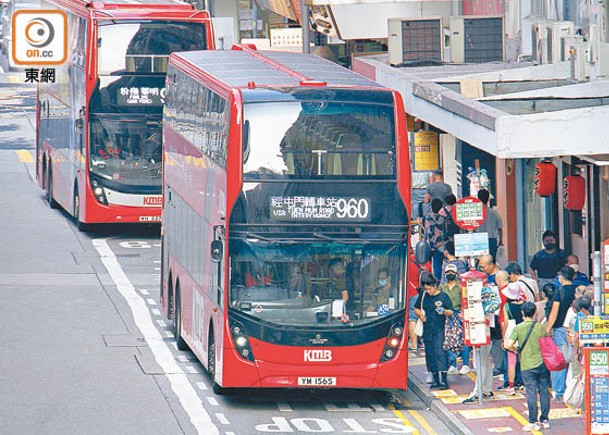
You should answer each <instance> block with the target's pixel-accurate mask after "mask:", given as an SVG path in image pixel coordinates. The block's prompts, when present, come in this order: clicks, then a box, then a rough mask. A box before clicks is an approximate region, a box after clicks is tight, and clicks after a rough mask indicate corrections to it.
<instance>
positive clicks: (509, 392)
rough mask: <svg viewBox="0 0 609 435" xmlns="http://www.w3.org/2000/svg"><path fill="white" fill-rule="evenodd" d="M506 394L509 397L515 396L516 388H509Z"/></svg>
mask: <svg viewBox="0 0 609 435" xmlns="http://www.w3.org/2000/svg"><path fill="white" fill-rule="evenodd" d="M505 394H507V395H508V396H515V395H516V390H515V389H514V387H507V389H506V390H505Z"/></svg>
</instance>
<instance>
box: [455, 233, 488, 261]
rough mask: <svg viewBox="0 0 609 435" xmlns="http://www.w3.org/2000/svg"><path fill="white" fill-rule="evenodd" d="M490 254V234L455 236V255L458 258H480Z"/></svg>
mask: <svg viewBox="0 0 609 435" xmlns="http://www.w3.org/2000/svg"><path fill="white" fill-rule="evenodd" d="M488 253H490V250H489V247H488V233H465V234H455V255H456V256H457V257H478V256H480V255H486V254H488Z"/></svg>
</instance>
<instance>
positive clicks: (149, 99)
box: [116, 86, 165, 106]
mask: <svg viewBox="0 0 609 435" xmlns="http://www.w3.org/2000/svg"><path fill="white" fill-rule="evenodd" d="M116 101H117V103H118V105H119V106H162V105H163V103H164V102H165V88H158V87H146V86H131V87H122V88H120V89H119V90H118V95H117V99H116Z"/></svg>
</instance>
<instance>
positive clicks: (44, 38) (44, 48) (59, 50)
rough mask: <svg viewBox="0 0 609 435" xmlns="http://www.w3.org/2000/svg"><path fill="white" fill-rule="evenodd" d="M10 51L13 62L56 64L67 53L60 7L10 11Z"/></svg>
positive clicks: (65, 27)
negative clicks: (11, 20)
mask: <svg viewBox="0 0 609 435" xmlns="http://www.w3.org/2000/svg"><path fill="white" fill-rule="evenodd" d="M12 55H13V60H14V61H15V64H17V65H59V64H62V63H64V62H65V61H66V58H67V55H68V18H67V16H66V14H65V12H63V11H53V10H34V9H24V10H20V11H16V12H15V13H14V14H13V44H12Z"/></svg>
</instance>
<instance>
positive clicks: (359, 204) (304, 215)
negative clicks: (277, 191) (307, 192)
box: [269, 196, 370, 222]
mask: <svg viewBox="0 0 609 435" xmlns="http://www.w3.org/2000/svg"><path fill="white" fill-rule="evenodd" d="M269 213H270V219H271V220H274V221H284V222H291V221H315V222H317V221H326V222H328V221H343V222H344V221H348V222H370V200H369V199H368V198H354V197H320V196H272V197H271V199H270V207H269Z"/></svg>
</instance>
